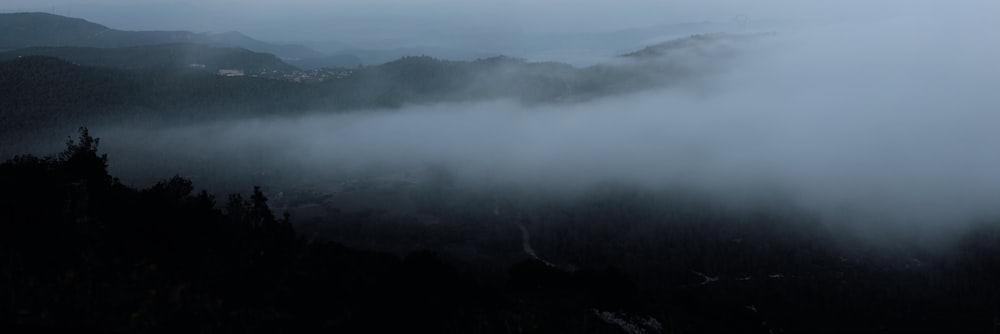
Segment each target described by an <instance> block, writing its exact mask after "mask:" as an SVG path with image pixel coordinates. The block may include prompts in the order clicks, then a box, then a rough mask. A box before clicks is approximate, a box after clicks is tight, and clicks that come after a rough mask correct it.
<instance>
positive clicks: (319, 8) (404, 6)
mask: <svg viewBox="0 0 1000 334" xmlns="http://www.w3.org/2000/svg"><path fill="white" fill-rule="evenodd" d="M975 2H976V1H949V2H948V4H947V8H957V7H962V6H976V5H978V4H976V3H975ZM985 3H987V2H986V1H983V4H985ZM934 7H935V5H934V2H932V1H929V0H909V1H903V0H889V1H861V0H846V1H829V0H798V1H786V0H758V1H736V0H618V1H595V0H583V1H579V0H578V1H570V0H545V1H528V0H509V1H495V0H471V1H457V0H412V1H403V0H366V1H358V0H348V1H319V0H284V1H262V0H254V1H250V0H240V1H237V0H202V1H187V2H185V1H170V0H128V1H124V0H48V1H38V0H8V1H4V4H3V5H0V10H3V11H16V10H33V11H51V10H52V9H53V8H54V9H55V12H57V13H60V14H67V13H68V14H70V15H73V16H79V17H83V18H86V19H90V20H94V21H98V22H101V23H104V24H107V25H111V26H113V27H115V28H121V29H134V30H145V29H165V30H166V29H179V30H195V31H231V30H239V31H244V32H247V33H250V34H252V35H255V36H259V37H260V38H265V39H270V40H321V39H347V38H352V36H355V35H363V36H376V37H377V36H380V35H385V34H391V35H405V34H414V33H421V32H422V33H444V32H452V33H454V32H476V31H517V32H526V33H542V32H582V31H606V30H614V29H624V28H631V27H641V26H649V25H657V24H669V23H679V22H701V21H712V22H726V21H732V20H736V19H737V18H739V19H741V20H745V19H749V20H797V21H798V20H801V21H837V20H858V19H872V18H885V17H892V16H900V15H912V14H914V13H934V12H940V11H941V9H940V8H934Z"/></svg>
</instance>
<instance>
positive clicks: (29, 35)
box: [0, 13, 323, 59]
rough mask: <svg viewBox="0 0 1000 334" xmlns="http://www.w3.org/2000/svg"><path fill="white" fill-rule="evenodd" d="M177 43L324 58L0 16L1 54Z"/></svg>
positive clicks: (46, 18)
mask: <svg viewBox="0 0 1000 334" xmlns="http://www.w3.org/2000/svg"><path fill="white" fill-rule="evenodd" d="M176 43H197V44H206V45H213V46H229V47H241V48H245V49H249V50H253V51H257V52H265V53H272V54H274V55H276V56H278V57H282V58H292V59H298V58H309V57H322V56H323V54H322V53H319V52H317V51H314V50H312V49H309V48H307V47H305V46H301V45H276V44H271V43H267V42H262V41H259V40H255V39H253V38H250V37H248V36H246V35H243V34H240V33H236V32H230V33H221V34H199V33H193V32H190V31H125V30H117V29H112V28H108V27H106V26H103V25H100V24H96V23H92V22H88V21H86V20H83V19H78V18H70V17H65V16H59V15H53V14H47V13H13V14H0V51H2V50H14V49H21V48H27V47H36V46H50V47H53V46H76V47H97V48H115V47H128V46H139V45H155V44H176Z"/></svg>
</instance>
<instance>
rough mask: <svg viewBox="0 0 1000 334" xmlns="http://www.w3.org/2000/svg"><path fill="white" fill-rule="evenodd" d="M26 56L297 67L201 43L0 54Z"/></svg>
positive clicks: (116, 63)
mask: <svg viewBox="0 0 1000 334" xmlns="http://www.w3.org/2000/svg"><path fill="white" fill-rule="evenodd" d="M25 56H46V57H55V58H59V59H63V60H66V61H69V62H72V63H77V64H80V65H86V66H97V67H112V68H120V69H141V68H174V69H180V68H192V69H203V70H208V71H217V70H221V69H239V70H244V71H265V70H279V71H292V70H295V69H296V68H295V67H293V66H291V65H288V64H286V63H284V62H282V61H281V59H278V57H275V56H274V55H271V54H267V53H259V52H253V51H249V50H246V49H242V48H223V47H210V46H205V45H200V44H188V43H183V44H159V45H140V46H130V47H122V48H95V47H73V46H61V47H29V48H24V49H17V50H14V51H8V52H2V53H0V60H9V59H15V58H19V57H25Z"/></svg>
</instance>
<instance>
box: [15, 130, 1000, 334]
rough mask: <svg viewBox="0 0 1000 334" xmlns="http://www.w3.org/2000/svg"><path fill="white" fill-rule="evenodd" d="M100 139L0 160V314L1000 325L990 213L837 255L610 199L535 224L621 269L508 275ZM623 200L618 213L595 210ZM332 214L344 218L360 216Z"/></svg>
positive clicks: (713, 329)
mask: <svg viewBox="0 0 1000 334" xmlns="http://www.w3.org/2000/svg"><path fill="white" fill-rule="evenodd" d="M98 143H99V141H98V140H97V139H95V138H93V137H91V136H90V135H89V134H88V133H87V131H86V129H81V132H80V137H79V139H78V140H75V141H73V140H71V141H69V142H68V144H67V148H66V150H65V151H63V152H61V153H59V154H58V155H56V156H51V157H44V158H39V157H33V156H19V157H15V158H13V159H11V160H8V161H6V162H4V163H2V164H0V189H2V191H0V194H2V195H0V203H2V208H0V324H2V326H3V327H6V328H13V329H17V330H27V331H42V330H53V329H55V330H66V331H69V330H72V331H74V332H79V331H84V332H107V333H145V332H207V333H213V332H249V333H254V332H256V333H259V332H302V331H308V332H315V331H320V330H322V331H326V332H337V333H340V332H346V333H353V332H366V333H379V332H404V331H405V332H429V333H720V332H749V333H798V332H807V333H843V332H852V333H862V332H898V333H914V332H970V333H972V332H976V333H989V332H992V331H995V330H996V329H997V328H998V324H997V320H998V318H997V316H998V315H1000V307H998V306H1000V299H998V297H1000V286H998V284H997V282H1000V233H998V230H997V228H996V227H995V226H988V227H983V228H980V229H979V230H977V231H975V233H972V234H970V236H969V237H967V238H965V239H963V240H962V241H961V242H960V244H959V245H958V246H956V247H955V251H954V252H941V253H939V254H928V253H927V252H921V251H909V250H901V251H899V252H896V253H893V252H888V253H880V255H877V256H876V255H872V254H868V255H866V254H865V253H864V252H855V253H851V254H852V255H851V257H850V258H842V257H840V255H839V254H842V253H840V251H839V250H838V249H837V248H836V247H834V246H833V244H834V243H833V242H832V241H831V240H830V239H831V237H830V236H829V235H824V234H823V233H822V232H815V231H812V232H810V233H798V232H795V231H792V232H788V231H787V230H784V229H787V228H791V226H787V225H781V224H767V223H766V221H767V220H768V216H767V215H764V214H762V215H761V217H758V218H760V219H757V220H760V221H761V222H759V224H758V221H751V222H752V223H754V225H742V226H736V225H733V224H707V223H703V222H699V223H697V224H696V223H685V222H683V221H682V222H678V223H677V224H675V225H672V226H668V227H661V229H660V230H648V231H647V233H643V234H642V235H641V236H639V237H638V238H639V239H637V240H641V242H633V243H614V242H613V241H614V240H609V239H610V238H611V236H614V235H615V233H616V232H614V230H619V231H620V230H628V229H630V228H631V227H629V226H630V225H628V224H638V223H637V222H638V221H640V220H642V214H643V210H642V209H641V208H639V207H638V206H636V204H634V203H632V204H629V203H625V204H622V203H618V205H612V206H607V205H606V204H608V203H609V202H607V201H605V202H600V201H599V202H597V203H591V205H590V206H588V208H587V209H580V210H574V211H572V212H566V213H565V215H566V216H574V217H577V219H578V220H580V221H581V222H588V221H587V219H596V220H595V221H590V222H589V223H593V224H588V225H582V226H581V225H577V226H576V227H574V228H575V229H574V230H572V232H573V234H574V235H575V237H574V238H562V239H559V241H558V245H559V246H558V247H557V246H552V243H553V242H555V241H553V240H552V239H549V240H548V241H546V239H545V238H544V236H545V235H546V234H548V235H559V233H560V232H559V229H560V228H561V227H558V226H556V225H555V223H552V224H553V225H551V226H553V227H550V230H546V231H539V230H537V228H536V232H544V233H536V234H534V235H533V236H535V235H540V236H542V238H540V241H539V244H536V246H538V248H537V249H538V250H539V251H541V252H543V254H547V255H552V256H555V257H559V258H560V259H566V258H567V254H578V255H580V256H579V257H577V258H578V259H586V258H606V259H608V258H618V259H625V260H622V261H620V262H621V265H622V266H617V265H615V266H600V267H596V266H588V264H587V263H579V262H577V264H578V265H581V266H582V267H583V268H599V269H596V270H591V269H579V270H574V269H566V268H556V267H553V266H550V265H547V264H545V263H542V262H538V261H533V260H530V259H529V258H528V257H527V256H524V257H523V258H524V260H522V261H518V262H516V263H515V264H513V265H510V266H509V267H508V268H507V270H504V274H502V276H503V277H490V276H489V275H494V276H495V274H486V273H487V272H492V271H488V270H486V271H484V270H471V269H468V268H464V267H456V266H452V265H450V264H449V262H450V261H449V260H447V259H445V258H443V257H442V256H439V255H435V253H433V252H428V251H417V252H411V253H409V254H408V255H405V256H396V255H392V254H387V253H380V252H375V251H366V250H359V249H354V248H349V247H345V246H341V245H339V244H337V243H334V242H331V241H317V240H314V239H311V238H306V237H304V236H302V235H299V234H297V233H296V231H295V230H294V229H293V225H292V223H291V218H290V217H288V216H285V217H280V218H279V217H276V216H275V214H274V213H273V212H272V211H271V209H270V208H269V206H268V204H267V202H268V199H267V198H266V197H265V196H264V194H263V192H262V191H261V190H260V189H259V188H254V189H253V192H252V194H251V195H250V196H249V197H243V196H242V195H239V194H233V195H229V196H228V198H227V199H226V201H225V203H217V202H216V201H215V199H214V198H213V196H212V195H210V194H208V193H206V192H204V191H202V192H198V193H195V192H194V186H193V185H192V184H191V182H190V181H188V180H185V179H183V178H181V177H173V178H171V179H169V180H166V181H162V182H160V183H157V184H156V185H154V186H152V187H150V188H148V189H133V188H130V187H127V186H124V185H122V184H121V183H119V182H118V181H117V180H116V179H114V178H113V177H112V176H111V175H109V174H108V172H107V161H108V160H107V158H106V157H105V156H103V155H99V154H98V151H97V149H98ZM612 204H613V203H612ZM630 205H632V206H630ZM630 207H632V208H635V210H629V209H628V208H630ZM622 210H624V211H622ZM610 213H614V215H611V214H610ZM680 216H683V217H693V215H692V216H684V215H683V214H681V215H680ZM699 216H700V217H706V216H710V215H699ZM602 217H603V218H602ZM623 217H624V218H626V219H625V221H624V222H623V224H626V225H618V226H609V225H608V224H603V225H602V224H599V223H597V222H598V221H599V220H603V221H616V220H621V219H623ZM628 217H631V219H627V218H628ZM340 219H342V220H343V221H340V222H339V225H337V226H340V227H335V228H333V229H334V230H336V229H337V228H345V229H346V228H347V227H349V226H354V225H356V224H358V223H359V219H360V218H351V217H348V216H343V217H340ZM557 220H558V219H557V218H555V217H552V219H551V220H550V221H552V222H555V221H557ZM685 220H686V221H688V220H690V221H693V219H685ZM750 220H754V219H750ZM395 227H398V228H399V229H406V228H415V227H406V226H402V225H400V226H395ZM633 227H634V226H633ZM393 231H396V230H395V229H393ZM345 233H346V231H345ZM396 233H403V232H399V231H396ZM515 240H516V238H515ZM519 246H520V244H517V243H516V242H515V243H513V245H512V247H513V248H515V249H516V248H518V247H519ZM602 251H604V252H612V251H613V252H616V253H615V254H604V253H601V252H602ZM545 252H547V253H545ZM618 253H621V254H618ZM649 254H658V255H655V256H653V255H649ZM900 259H902V261H900ZM581 261H582V260H581ZM481 265H483V266H486V265H489V263H486V264H481ZM616 268H617V269H616ZM621 268H624V269H621ZM636 282H638V283H636ZM4 332H7V331H4Z"/></svg>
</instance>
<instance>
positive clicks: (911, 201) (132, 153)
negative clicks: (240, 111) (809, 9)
mask: <svg viewBox="0 0 1000 334" xmlns="http://www.w3.org/2000/svg"><path fill="white" fill-rule="evenodd" d="M985 16H986V15H982V16H978V15H975V16H969V17H963V20H947V21H941V20H937V19H933V20H930V19H922V18H918V17H917V18H915V17H909V18H900V19H893V20H885V21H879V22H868V23H855V24H841V25H829V26H824V27H822V28H813V29H809V30H798V31H785V32H779V33H778V34H777V36H775V37H774V38H771V39H768V40H767V41H763V42H761V43H760V45H758V46H757V47H755V48H754V49H753V50H750V51H748V52H747V55H745V56H744V57H743V58H742V59H741V60H740V61H739V62H738V63H737V64H736V66H731V67H734V68H735V69H733V70H730V71H728V72H726V73H725V74H723V75H717V76H712V77H709V78H705V79H704V80H700V81H692V82H690V83H689V84H686V85H675V86H672V87H670V88H669V89H665V90H658V91H649V92H644V93H639V94H632V95H628V96H618V97H613V98H605V99H601V100H598V101H593V102H588V103H586V104H564V105H548V106H535V107H525V106H523V105H521V104H518V103H515V102H511V101H489V102H480V103H465V104H443V105H422V106H411V107H407V108H404V109H403V110H382V111H362V112H354V113H346V114H329V113H324V112H323V111H321V110H320V111H317V112H316V113H314V114H312V115H310V116H301V117H293V118H279V119H253V120H243V121H238V122H226V123H217V124H202V125H196V126H187V127H170V128H159V129H121V128H119V129H114V128H101V129H92V130H94V131H93V133H95V134H97V135H98V136H100V137H102V138H104V141H103V142H102V144H103V145H104V146H103V147H104V148H105V149H106V150H107V152H108V153H109V155H110V157H111V159H112V160H111V168H112V172H113V173H116V174H123V175H129V174H133V175H134V174H135V173H137V172H138V171H142V172H149V171H151V170H153V171H156V170H164V169H169V168H171V167H172V166H188V167H185V168H184V169H181V170H178V172H180V173H181V174H182V175H192V174H194V176H195V177H197V176H198V175H200V174H206V175H208V174H213V173H216V174H226V173H228V174H233V173H237V174H239V173H242V171H246V172H245V173H244V174H247V175H250V174H252V175H259V177H260V178H266V177H267V175H268V173H272V174H273V173H278V174H282V175H294V176H295V178H296V180H300V181H299V182H306V183H308V182H309V181H308V180H309V179H316V180H319V179H324V178H340V177H346V175H366V176H369V177H373V176H378V175H393V174H406V173H409V172H412V171H414V170H421V169H423V168H427V167H429V166H444V167H445V168H447V169H448V170H449V171H451V172H452V173H453V174H454V175H455V178H456V180H458V182H459V184H463V185H469V186H474V185H496V184H501V185H508V186H522V187H529V188H530V187H538V188H539V189H544V188H554V189H559V188H566V189H573V188H574V187H586V186H587V185H590V184H595V183H599V182H607V181H613V182H624V183H629V184H635V185H637V186H642V187H649V188H653V189H659V188H664V187H667V188H669V187H687V188H696V189H699V190H704V191H708V192H710V193H712V194H715V195H717V196H719V197H720V198H724V199H731V200H753V199H754V198H755V197H756V196H758V195H761V194H764V193H771V192H774V191H778V192H781V193H782V194H785V195H786V196H788V197H789V198H793V199H794V201H795V202H797V203H796V204H798V205H803V206H805V207H807V208H810V209H813V210H816V211H818V212H821V213H823V214H825V215H827V217H828V218H829V220H845V221H848V222H850V223H857V224H886V225H885V226H897V227H900V226H901V227H908V226H929V227H947V226H952V225H953V224H961V223H964V222H966V221H968V220H970V219H975V218H981V217H984V216H995V215H997V214H998V213H1000V212H997V211H998V210H997V209H996V208H1000V168H998V167H1000V131H996V128H997V125H1000V94H997V93H996V88H997V87H1000V66H996V64H995V60H996V59H1000V47H998V43H1000V42H998V41H1000V39H998V38H996V37H997V36H996V35H997V33H996V32H998V31H1000V29H997V28H998V27H997V24H996V23H994V22H996V21H993V20H988V18H987V17H985ZM692 57H696V55H692ZM727 67H728V66H727ZM149 157H156V158H149ZM173 164H176V165H173ZM206 170H209V171H207V172H206ZM236 171H238V172H236ZM127 180H128V178H127V177H126V181H127Z"/></svg>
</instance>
